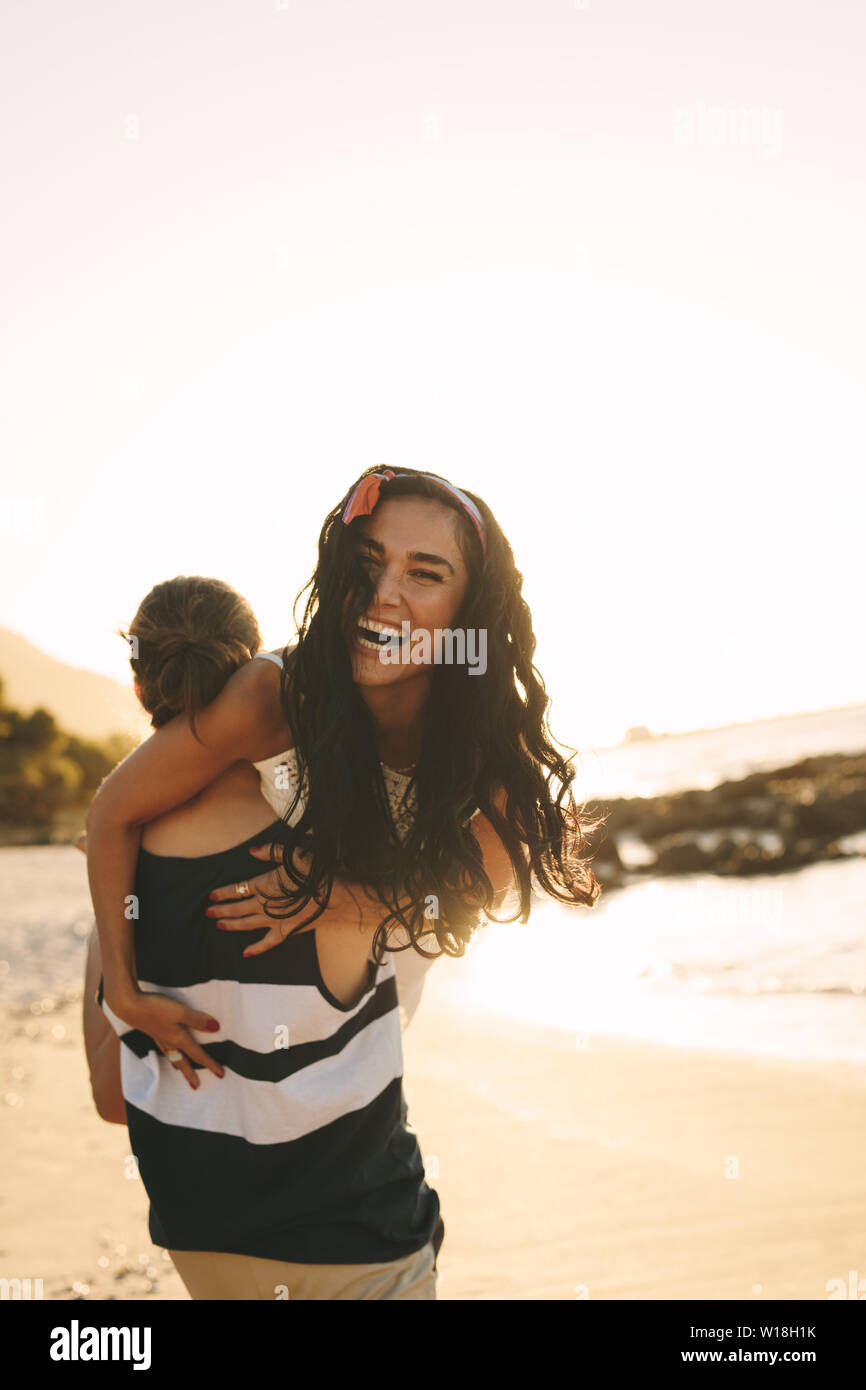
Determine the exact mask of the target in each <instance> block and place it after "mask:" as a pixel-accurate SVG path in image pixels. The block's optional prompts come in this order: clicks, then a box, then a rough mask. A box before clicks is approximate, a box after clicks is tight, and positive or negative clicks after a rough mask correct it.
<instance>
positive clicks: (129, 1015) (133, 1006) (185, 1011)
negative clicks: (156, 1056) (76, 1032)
mask: <svg viewBox="0 0 866 1390" xmlns="http://www.w3.org/2000/svg"><path fill="white" fill-rule="evenodd" d="M105 1002H106V1003H107V1004H108V1007H109V1008H110V1009H111V1011H112V1013H114V1014H116V1015H117V1017H118V1018H120V1019H122V1020H123V1022H124V1023H128V1024H129V1025H130V1027H131V1028H137V1029H138V1030H139V1031H140V1032H142V1033H147V1035H148V1037H151V1038H153V1040H154V1042H155V1043H156V1045H157V1047H158V1048H159V1050H160V1052H162V1053H163V1054H164V1055H165V1056H166V1057H169V1060H170V1061H171V1064H172V1066H173V1067H174V1068H175V1069H176V1070H177V1071H179V1072H182V1073H183V1075H184V1076H185V1077H186V1079H187V1081H188V1082H189V1084H190V1086H191V1087H192V1089H193V1090H194V1091H197V1090H198V1086H199V1081H198V1077H197V1076H196V1074H195V1069H194V1068H193V1066H192V1065H191V1063H192V1062H198V1063H199V1065H200V1066H203V1067H207V1069H208V1071H212V1072H213V1074H214V1076H220V1077H222V1076H225V1070H224V1068H223V1067H221V1066H220V1064H219V1062H215V1061H214V1059H213V1057H210V1056H208V1054H207V1053H206V1052H205V1050H204V1048H203V1047H201V1046H200V1045H199V1044H198V1043H197V1042H196V1040H195V1038H194V1037H193V1036H192V1034H191V1032H190V1029H191V1028H195V1029H196V1030H197V1031H198V1032H201V1033H216V1032H218V1031H219V1023H218V1022H217V1020H216V1019H215V1018H211V1016H210V1014H206V1013H202V1012H201V1011H200V1010H199V1009H191V1008H190V1007H189V1005H188V1004H182V1003H181V1002H180V1000H179V999H171V998H170V997H169V996H168V995H167V994H151V993H149V992H148V991H146V990H137V991H136V992H135V993H134V994H130V995H127V996H126V997H125V998H123V999H122V1000H119V1001H117V1002H115V1003H112V1000H111V998H110V997H109V994H108V991H106V998H105ZM172 1053H180V1054H181V1056H180V1057H177V1058H174V1057H172V1056H170V1054H172Z"/></svg>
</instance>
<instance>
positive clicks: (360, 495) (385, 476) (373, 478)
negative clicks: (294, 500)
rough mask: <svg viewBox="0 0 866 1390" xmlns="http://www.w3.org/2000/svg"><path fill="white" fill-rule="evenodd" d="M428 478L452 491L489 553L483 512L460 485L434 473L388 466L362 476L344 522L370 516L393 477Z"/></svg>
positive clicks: (347, 508) (348, 504)
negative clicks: (383, 489)
mask: <svg viewBox="0 0 866 1390" xmlns="http://www.w3.org/2000/svg"><path fill="white" fill-rule="evenodd" d="M417 477H422V478H427V479H428V480H429V482H431V483H435V484H436V485H437V487H441V488H444V489H445V491H446V492H450V493H451V496H452V497H456V498H457V501H458V502H459V503H460V505H461V506H462V507H463V509H464V511H465V512H466V514H467V516H468V517H469V520H470V521H471V522H472V524H473V526H474V527H475V530H476V531H477V532H478V539H479V540H480V541H481V553H482V555H485V556H486V554H487V535H486V530H485V526H484V521H483V519H482V516H481V513H480V512H479V510H478V508H477V507H476V505H475V503H474V502H473V501H472V500H471V498H469V497H467V496H466V493H465V492H461V491H460V489H459V487H454V486H453V484H452V483H446V482H445V480H444V479H443V478H437V477H436V476H435V474H433V473H421V474H418V473H396V472H395V471H394V469H393V468H386V469H385V470H384V471H383V472H382V473H368V474H367V476H366V478H362V479H361V481H360V482H359V483H358V486H357V487H356V488H354V489H353V491H352V495H351V497H350V498H349V500H348V502H347V503H346V505H345V507H344V508H343V524H344V525H345V526H348V525H349V522H350V521H354V520H355V517H356V516H369V515H370V513H371V512H372V511H373V508H374V507H375V506H376V503H377V502H378V501H379V493H380V491H381V488H382V484H383V483H388V482H390V481H391V479H392V478H417Z"/></svg>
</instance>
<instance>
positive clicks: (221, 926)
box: [217, 922, 228, 931]
mask: <svg viewBox="0 0 866 1390" xmlns="http://www.w3.org/2000/svg"><path fill="white" fill-rule="evenodd" d="M217 931H228V925H227V923H225V922H217Z"/></svg>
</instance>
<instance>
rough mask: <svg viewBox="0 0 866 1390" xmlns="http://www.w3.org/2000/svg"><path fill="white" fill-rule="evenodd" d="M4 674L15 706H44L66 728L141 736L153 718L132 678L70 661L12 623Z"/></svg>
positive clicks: (3, 644)
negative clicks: (124, 679)
mask: <svg viewBox="0 0 866 1390" xmlns="http://www.w3.org/2000/svg"><path fill="white" fill-rule="evenodd" d="M0 677H2V678H3V688H4V695H5V698H6V700H7V701H8V703H9V704H10V705H13V706H15V707H16V708H17V709H20V710H21V711H22V713H24V714H29V713H30V712H31V711H33V710H34V709H36V708H38V707H39V706H40V705H41V706H42V708H43V709H47V710H48V711H49V713H50V714H53V715H54V718H55V720H56V721H57V723H58V724H59V726H60V728H61V729H63V730H64V731H65V732H66V733H70V734H78V735H79V737H81V738H87V739H97V740H99V739H103V738H107V737H108V736H109V735H110V734H117V733H130V734H134V735H135V736H136V737H137V738H141V737H143V736H144V735H145V734H147V732H148V729H149V720H148V719H147V716H146V715H145V714H144V713H143V711H142V710H141V708H140V706H139V703H138V701H137V700H136V698H135V693H134V691H133V689H132V684H131V682H130V685H129V686H128V687H127V686H124V685H121V684H120V682H119V681H115V680H112V679H111V677H110V676H102V675H99V674H98V673H97V672H95V671H85V670H83V669H82V668H80V667H78V666H67V665H66V663H65V662H64V661H58V660H57V659H56V657H53V656H49V655H48V654H47V652H43V651H40V649H39V648H38V647H34V646H33V644H32V642H28V641H27V640H26V638H24V637H19V636H18V634H17V633H15V632H9V631H8V629H7V628H0Z"/></svg>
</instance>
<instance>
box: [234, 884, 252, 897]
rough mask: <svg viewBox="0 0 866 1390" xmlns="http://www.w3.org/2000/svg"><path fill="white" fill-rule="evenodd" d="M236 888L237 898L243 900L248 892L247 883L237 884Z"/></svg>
mask: <svg viewBox="0 0 866 1390" xmlns="http://www.w3.org/2000/svg"><path fill="white" fill-rule="evenodd" d="M236 888H237V893H238V897H239V898H245V897H246V895H247V893H248V892H249V891H250V885H249V884H248V883H246V882H244V883H238V884H237V885H236Z"/></svg>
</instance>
